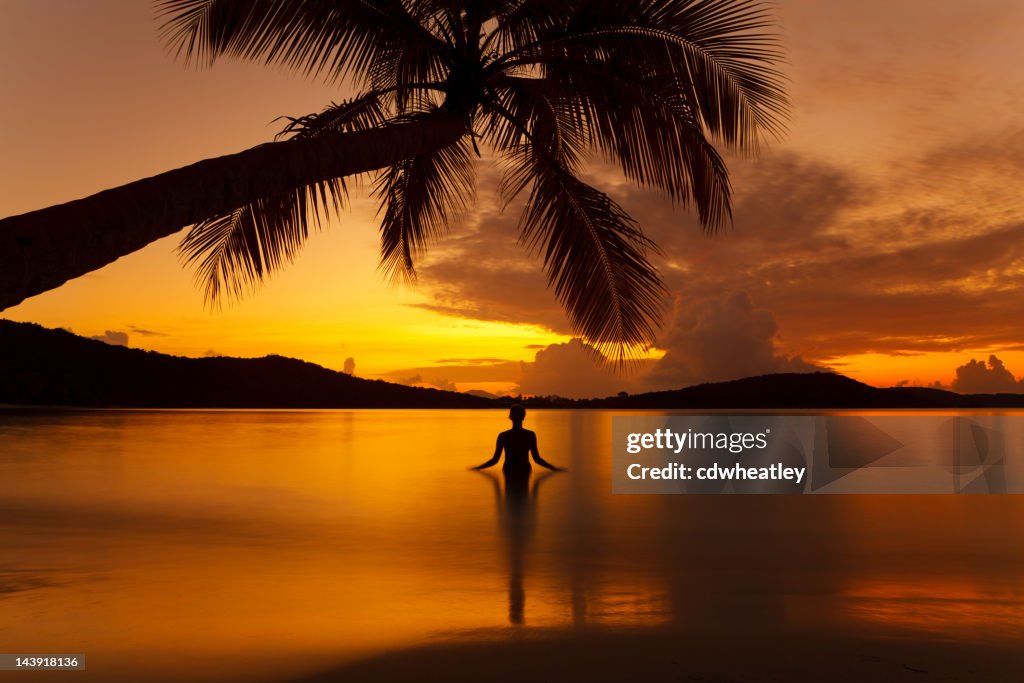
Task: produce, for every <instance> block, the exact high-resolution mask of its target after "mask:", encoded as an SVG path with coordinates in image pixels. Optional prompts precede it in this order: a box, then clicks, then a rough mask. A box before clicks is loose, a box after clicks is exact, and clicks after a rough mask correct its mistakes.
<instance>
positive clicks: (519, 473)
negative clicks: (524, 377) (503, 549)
mask: <svg viewBox="0 0 1024 683" xmlns="http://www.w3.org/2000/svg"><path fill="white" fill-rule="evenodd" d="M525 417H526V409H525V408H523V407H522V406H520V405H514V406H512V409H511V410H509V412H508V419H510V420H512V429H510V430H508V431H506V432H502V433H501V434H499V435H498V444H497V446H495V449H494V456H493V457H492V458H491V459H490V460H488V461H487V462H485V463H483V464H482V465H477V466H476V467H474V468H473V469H475V470H483V469H486V468H488V467H491V466H492V465H496V464H497V463H498V460H500V459H501V454H502V451H504V453H505V464H504V465H503V466H502V471H503V473H504V475H505V496H504V498H505V500H504V504H502V500H501V499H502V496H501V491H500V488H499V486H498V480H497V479H496V478H495V477H494V476H493V475H491V474H490V473H489V472H483V474H486V475H487V476H488V477H490V478H491V480H492V481H493V482H494V496H495V499H496V501H497V502H498V518H499V520H500V521H501V526H502V530H503V532H504V536H505V541H506V545H507V548H508V560H509V576H508V616H509V621H511V622H512V623H513V624H521V623H523V612H524V607H525V605H526V591H525V590H524V588H523V576H524V574H525V571H524V570H525V560H526V545H527V542H528V541H529V538H530V536H531V535H532V531H533V512H534V506H535V505H536V500H537V489H538V488H539V487H540V484H541V482H542V481H544V480H545V479H546V478H547V477H549V476H551V474H552V472H561V471H563V470H562V468H560V467H555V466H554V465H552V464H551V463H549V462H547V461H546V460H544V459H543V458H542V457H540V453H539V452H538V450H537V435H536V434H534V433H533V432H531V431H530V430H529V429H523V419H524V418H525ZM531 456H532V457H533V460H534V462H536V463H537V464H538V465H540V466H541V467H546V468H548V469H549V470H552V472H546V473H545V474H544V475H541V476H540V477H538V478H537V479H536V480H535V481H534V483H533V491H532V492H531V491H530V470H531V466H530V457H531Z"/></svg>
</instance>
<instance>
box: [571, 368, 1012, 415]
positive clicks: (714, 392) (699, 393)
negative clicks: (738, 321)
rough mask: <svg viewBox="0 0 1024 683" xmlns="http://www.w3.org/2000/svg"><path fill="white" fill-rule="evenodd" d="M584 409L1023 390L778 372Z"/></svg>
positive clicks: (973, 398)
mask: <svg viewBox="0 0 1024 683" xmlns="http://www.w3.org/2000/svg"><path fill="white" fill-rule="evenodd" d="M579 405H580V407H588V408H652V409H655V408H660V409H668V408H680V409H700V408H708V409H727V408H728V409H733V408H792V409H799V408H991V407H1024V394H970V395H965V394H957V393H954V392H952V391H944V390H942V389H928V388H924V387H893V388H890V389H879V388H877V387H873V386H869V385H867V384H864V383H862V382H858V381H857V380H854V379H850V378H849V377H844V376H843V375H838V374H835V373H829V372H812V373H802V374H798V373H781V374H776V375H762V376H760V377H747V378H745V379H737V380H733V381H731V382H716V383H713V384H699V385H697V386H692V387H686V388H684V389H676V390H673V391H655V392H651V393H646V394H636V395H634V396H611V397H608V398H603V399H589V400H586V401H580V402H579Z"/></svg>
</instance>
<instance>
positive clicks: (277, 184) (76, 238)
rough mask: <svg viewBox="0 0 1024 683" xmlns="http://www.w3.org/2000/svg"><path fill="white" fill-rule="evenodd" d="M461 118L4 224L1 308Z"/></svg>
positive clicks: (161, 182) (378, 159)
mask: <svg viewBox="0 0 1024 683" xmlns="http://www.w3.org/2000/svg"><path fill="white" fill-rule="evenodd" d="M465 131H466V122H465V121H464V120H460V119H456V118H452V117H449V116H447V115H440V114H439V115H437V116H435V117H431V118H428V119H424V120H421V121H415V122H410V123H401V124H395V125H392V126H385V127H383V128H377V129H372V130H366V131H358V132H353V133H344V134H339V135H338V136H336V137H335V138H323V137H321V138H317V139H311V140H289V141H284V142H272V143H268V144H264V145H259V146H257V147H253V148H251V149H247V150H245V151H243V152H238V153H237V154H230V155H227V156H222V157H217V158H214V159H206V160H205V161H200V162H198V163H195V164H192V165H190V166H185V167H183V168H179V169H175V170H173V171H167V172H166V173H161V174H160V175H156V176H153V177H151V178H144V179H142V180H137V181H135V182H132V183H128V184H127V185H122V186H121V187H116V188H113V189H110V190H104V191H103V192H99V193H97V194H94V195H91V196H89V197H85V198H83V199H76V200H74V201H70V202H67V203H65V204H59V205H57V206H51V207H49V208H46V209H40V210H38V211H31V212H29V213H25V214H21V215H20V216H11V217H8V218H4V219H2V220H0V310H3V309H5V308H8V307H10V306H14V305H16V304H18V303H20V302H21V301H23V300H24V299H26V298H28V297H30V296H34V295H36V294H39V293H41V292H45V291H47V290H49V289H53V288H55V287H58V286H60V285H62V284H64V283H65V282H67V281H68V280H70V279H72V278H75V277H78V276H79V275H84V274H85V273H88V272H91V271H93V270H96V269H97V268H101V267H103V266H105V265H107V264H108V263H111V262H113V261H115V260H117V259H118V258H120V257H121V256H124V255H126V254H130V253H132V252H133V251H136V250H138V249H141V248H142V247H144V246H146V245H147V244H149V243H150V242H152V241H154V240H157V239H160V238H161V237H166V236H167V235H170V234H172V233H175V232H177V231H178V230H181V229H182V228H184V227H186V226H188V225H192V224H193V223H196V222H198V221H200V220H202V219H204V218H207V217H209V216H213V215H216V214H220V213H223V212H226V211H230V210H232V209H236V208H238V207H239V206H242V205H244V204H247V203H249V202H252V201H254V200H256V199H259V198H260V197H265V196H268V195H273V194H279V193H282V192H285V191H287V190H291V189H294V188H297V187H303V186H306V185H310V184H312V183H315V182H318V181H322V180H326V179H329V178H338V177H342V176H347V175H352V174H355V173H363V172H366V171H372V170H375V169H378V168H383V167H385V166H389V165H391V164H394V163H397V162H398V161H401V160H402V159H407V158H409V157H412V156H416V155H417V154H422V153H428V152H431V151H434V150H436V149H438V148H440V147H444V146H446V145H449V144H451V143H453V142H455V141H456V140H458V138H459V137H460V136H461V135H463V134H464V133H465Z"/></svg>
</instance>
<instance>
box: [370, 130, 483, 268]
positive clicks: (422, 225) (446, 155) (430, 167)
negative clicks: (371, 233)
mask: <svg viewBox="0 0 1024 683" xmlns="http://www.w3.org/2000/svg"><path fill="white" fill-rule="evenodd" d="M471 153H472V152H471V148H470V146H469V144H468V143H467V141H466V139H465V138H462V139H460V140H459V141H457V142H456V143H455V144H452V145H449V146H447V147H443V148H441V149H439V150H437V151H436V152H433V153H431V154H422V155H419V156H415V157H412V158H410V159H405V160H404V161H401V162H399V163H397V164H395V165H393V166H391V167H390V168H387V169H385V170H384V171H382V172H381V174H380V175H379V176H378V178H377V181H376V187H375V192H376V195H377V197H378V198H379V200H380V210H381V211H382V212H383V217H382V219H381V226H380V236H381V262H380V267H381V270H382V271H383V272H384V273H385V275H386V276H388V277H389V278H390V279H391V280H392V281H396V282H397V281H401V280H414V279H415V278H416V268H415V263H416V261H417V260H418V259H419V257H420V256H421V255H422V253H423V251H424V249H425V248H426V247H427V246H428V245H429V244H430V243H431V242H433V241H434V240H436V239H437V238H439V237H441V236H442V235H444V234H445V233H446V232H447V231H448V227H449V226H450V225H451V223H452V222H454V221H455V220H456V219H457V217H458V216H459V214H460V213H461V212H462V211H463V210H464V209H465V208H466V207H467V205H468V203H469V202H470V201H471V200H472V197H473V194H474V187H473V161H472V157H471Z"/></svg>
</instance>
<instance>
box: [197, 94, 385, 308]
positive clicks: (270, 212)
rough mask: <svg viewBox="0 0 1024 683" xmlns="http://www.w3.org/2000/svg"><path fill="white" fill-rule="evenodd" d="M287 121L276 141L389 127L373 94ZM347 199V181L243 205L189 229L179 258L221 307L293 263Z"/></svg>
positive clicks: (308, 187) (377, 98)
mask: <svg viewBox="0 0 1024 683" xmlns="http://www.w3.org/2000/svg"><path fill="white" fill-rule="evenodd" d="M286 118H287V119H288V124H287V125H286V126H285V127H284V129H283V130H282V131H281V133H280V134H279V135H278V137H279V138H280V137H287V138H290V139H308V138H314V137H322V136H325V135H332V134H339V133H345V132H351V131H356V130H366V129H368V128H373V127H376V126H379V125H383V124H385V123H386V122H387V119H386V112H385V111H384V109H383V107H382V105H381V101H380V96H379V95H378V94H376V93H369V94H365V95H362V96H359V97H355V98H353V99H350V100H347V101H344V102H341V103H340V104H339V103H332V104H331V105H330V106H329V107H327V108H325V109H324V110H323V111H321V112H319V113H315V114H307V115H305V116H298V117H286ZM347 195H348V187H347V184H346V182H345V180H344V179H342V178H336V179H332V180H328V181H325V182H322V183H318V184H316V185H312V186H307V187H301V188H298V189H295V190H292V191H290V192H284V193H282V194H279V195H277V196H273V197H267V198H264V199H261V200H259V201H256V202H253V203H251V204H246V205H245V206H241V207H239V208H237V209H235V210H233V211H231V212H229V213H226V214H223V215H219V216H213V217H211V218H209V219H207V220H205V221H202V222H201V223H198V224H196V225H195V226H193V227H192V228H191V229H190V230H189V231H188V233H187V234H186V235H185V238H184V239H183V240H182V242H181V245H180V246H179V253H180V254H181V255H182V258H183V260H184V261H185V262H186V263H187V264H189V265H192V266H194V267H195V279H196V282H197V283H199V284H201V286H202V287H203V291H204V297H205V299H206V301H207V302H208V303H209V304H211V305H218V304H220V303H221V302H222V299H223V298H224V295H227V296H228V297H230V298H234V299H240V298H241V297H242V296H244V295H245V294H246V293H248V292H250V291H252V290H253V289H255V288H256V287H257V286H258V285H259V284H260V283H261V282H262V281H263V280H264V279H265V278H266V276H267V275H269V274H271V273H273V272H275V271H277V270H279V269H280V268H281V267H283V266H284V265H286V264H287V263H290V262H291V261H292V260H294V258H295V257H296V255H297V254H298V252H299V249H300V248H301V247H302V245H303V244H304V243H305V241H306V239H307V238H308V236H309V224H310V223H311V222H312V224H313V225H314V226H315V227H317V228H319V227H320V225H321V222H322V220H323V219H326V218H327V217H328V216H329V215H330V214H331V213H335V214H336V213H338V211H340V209H341V207H342V205H343V204H344V203H345V200H346V199H347Z"/></svg>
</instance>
